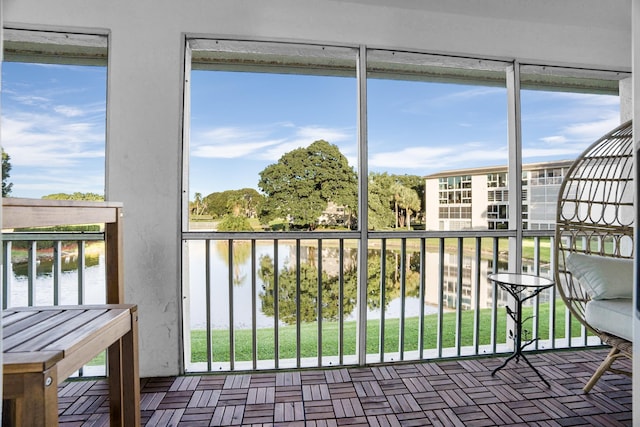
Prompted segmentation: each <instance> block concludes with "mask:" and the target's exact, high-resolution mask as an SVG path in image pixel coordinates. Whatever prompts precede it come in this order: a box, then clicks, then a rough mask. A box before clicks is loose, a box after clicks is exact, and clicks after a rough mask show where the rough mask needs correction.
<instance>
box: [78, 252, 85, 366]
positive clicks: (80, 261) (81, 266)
mask: <svg viewBox="0 0 640 427" xmlns="http://www.w3.org/2000/svg"><path fill="white" fill-rule="evenodd" d="M77 245H78V304H79V305H82V304H84V301H85V291H86V289H85V280H84V279H85V275H84V265H85V260H84V256H85V247H84V241H83V240H79V241H78V242H77ZM78 376H80V377H83V376H84V369H83V368H80V369H79V370H78Z"/></svg>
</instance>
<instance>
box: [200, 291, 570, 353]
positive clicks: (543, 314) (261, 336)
mask: <svg viewBox="0 0 640 427" xmlns="http://www.w3.org/2000/svg"><path fill="white" fill-rule="evenodd" d="M532 313H533V311H532V307H527V308H525V310H524V311H523V317H524V318H527V317H530V316H531V315H532ZM539 319H540V322H539V333H538V336H539V338H541V339H547V338H548V331H549V326H548V325H549V304H540V313H539ZM437 320H438V319H437V315H434V314H433V315H427V316H425V319H424V349H435V348H436V336H437ZM496 320H497V333H496V334H497V337H496V339H497V342H498V343H504V342H506V336H507V332H506V312H505V309H504V308H499V309H498V310H497V319H496ZM473 322H474V312H473V311H471V310H468V311H464V312H462V328H461V345H462V346H471V345H473V330H474V326H473ZM532 323H533V320H529V321H527V322H525V325H524V327H523V330H525V329H526V330H529V331H531V330H532ZM338 326H339V324H338V322H328V321H324V322H323V323H322V353H323V355H324V356H337V355H338ZM418 326H419V319H418V317H412V318H408V319H407V320H406V322H405V340H404V346H405V347H404V349H405V351H412V350H417V349H418ZM379 327H380V322H379V321H377V320H370V321H369V322H368V323H367V353H369V354H377V353H379V351H380V350H379V346H378V341H379ZM564 328H565V317H564V305H563V304H562V303H558V304H557V307H556V338H562V337H564ZM300 330H301V333H300V339H301V345H300V348H301V351H300V353H301V357H317V353H318V344H317V342H318V326H317V323H315V322H314V323H303V324H301V325H300ZM442 330H443V334H442V347H443V348H447V347H455V330H456V313H455V312H450V313H445V314H444V316H443V325H442ZM490 334H491V310H490V309H483V310H480V328H479V344H480V345H486V344H490V339H491V337H490ZM579 334H580V325H579V323H578V322H577V321H573V322H572V335H573V336H578V335H579ZM523 336H526V335H524V334H523ZM530 336H531V335H530V334H529V337H530ZM235 337H236V339H235V360H236V361H250V360H251V341H252V338H251V330H248V329H240V330H236V331H235ZM398 340H399V320H398V319H389V320H386V321H385V341H384V348H385V352H397V351H398ZM273 342H274V329H273V328H264V329H258V330H257V343H258V359H259V360H271V359H274V356H275V355H274V350H273V347H274V346H273ZM343 342H344V350H343V354H347V355H348V354H355V344H356V322H355V321H350V322H345V323H344V337H343ZM279 344H280V346H279V347H280V358H282V359H285V358H295V357H296V327H295V326H282V327H280V328H279ZM212 345H213V359H212V360H213V361H214V362H227V361H229V331H227V330H214V331H213V332H212ZM206 352H207V346H206V332H205V331H203V330H194V331H192V332H191V361H192V362H194V363H195V362H206V360H207V358H206Z"/></svg>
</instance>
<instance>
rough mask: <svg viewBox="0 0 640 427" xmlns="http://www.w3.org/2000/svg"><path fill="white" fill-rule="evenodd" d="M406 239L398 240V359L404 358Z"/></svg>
mask: <svg viewBox="0 0 640 427" xmlns="http://www.w3.org/2000/svg"><path fill="white" fill-rule="evenodd" d="M406 269H407V239H406V238H404V237H403V238H402V239H401V240H400V322H399V323H400V331H399V336H398V350H399V351H400V360H404V332H405V331H404V327H405V312H406V307H405V306H406V299H407V297H406V293H407V271H406Z"/></svg>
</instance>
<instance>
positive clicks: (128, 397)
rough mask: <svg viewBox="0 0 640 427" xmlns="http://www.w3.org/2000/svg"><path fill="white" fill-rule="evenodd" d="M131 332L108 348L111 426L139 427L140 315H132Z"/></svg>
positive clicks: (135, 313)
mask: <svg viewBox="0 0 640 427" xmlns="http://www.w3.org/2000/svg"><path fill="white" fill-rule="evenodd" d="M131 317H132V320H131V331H129V332H128V333H127V334H125V335H124V336H123V337H122V338H121V339H120V340H118V341H117V342H115V343H114V344H112V345H111V346H110V347H109V351H108V357H109V403H110V409H109V412H110V416H111V426H119V427H120V426H122V427H139V426H140V422H141V421H140V374H139V370H138V313H137V312H136V311H133V312H132V313H131Z"/></svg>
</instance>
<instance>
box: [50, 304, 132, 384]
mask: <svg viewBox="0 0 640 427" xmlns="http://www.w3.org/2000/svg"><path fill="white" fill-rule="evenodd" d="M130 330H131V318H130V316H129V313H123V314H122V315H121V316H118V317H116V318H115V319H114V320H113V321H111V322H110V323H109V325H108V327H105V328H102V329H101V330H100V331H99V333H94V334H91V335H90V336H88V337H87V339H85V340H83V341H82V342H76V343H74V344H73V346H72V347H70V348H68V349H66V351H65V353H64V358H63V359H62V360H61V361H60V362H58V365H57V366H58V375H59V376H60V378H61V380H60V381H62V378H67V377H69V375H71V374H72V373H74V372H75V371H76V370H78V368H79V367H80V366H82V365H85V364H86V363H88V362H89V361H90V360H91V359H93V358H94V357H96V356H97V355H98V354H99V353H100V352H101V351H102V350H104V349H106V348H107V347H109V346H110V345H111V344H113V343H114V342H116V341H118V340H119V339H120V338H121V337H122V336H123V335H125V334H126V333H127V332H128V331H130Z"/></svg>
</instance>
